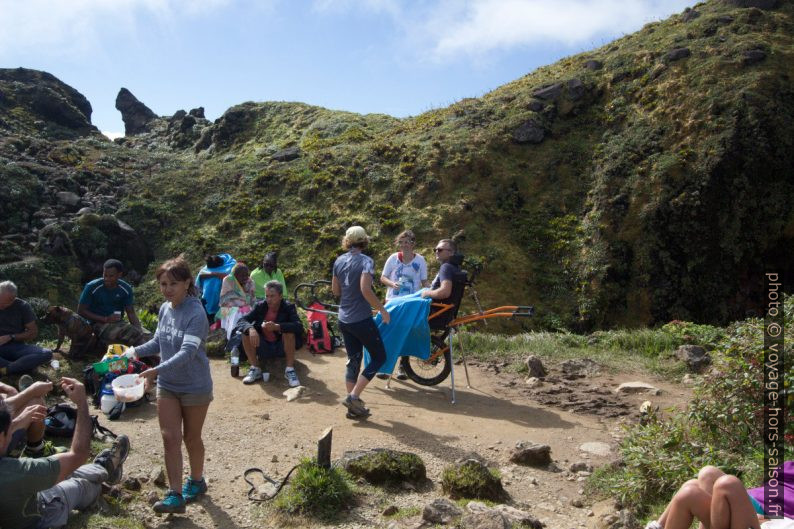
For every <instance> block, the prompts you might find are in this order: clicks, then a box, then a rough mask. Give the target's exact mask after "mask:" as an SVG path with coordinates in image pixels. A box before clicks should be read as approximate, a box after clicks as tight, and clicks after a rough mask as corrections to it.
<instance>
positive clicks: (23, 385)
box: [17, 373, 33, 391]
mask: <svg viewBox="0 0 794 529" xmlns="http://www.w3.org/2000/svg"><path fill="white" fill-rule="evenodd" d="M17 385H18V386H19V391H25V390H26V389H28V388H29V387H30V386H32V385H33V377H32V376H30V375H28V374H27V373H26V374H24V375H22V376H21V377H19V382H18V383H17Z"/></svg>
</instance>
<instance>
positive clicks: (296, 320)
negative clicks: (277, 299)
mask: <svg viewBox="0 0 794 529" xmlns="http://www.w3.org/2000/svg"><path fill="white" fill-rule="evenodd" d="M287 313H288V315H289V319H288V320H287V321H282V322H279V323H278V327H279V328H278V331H279V332H280V333H282V334H283V333H285V332H290V333H292V334H295V335H303V323H302V322H301V319H300V316H298V310H297V309H296V308H295V305H293V304H292V303H290V304H289V305H287Z"/></svg>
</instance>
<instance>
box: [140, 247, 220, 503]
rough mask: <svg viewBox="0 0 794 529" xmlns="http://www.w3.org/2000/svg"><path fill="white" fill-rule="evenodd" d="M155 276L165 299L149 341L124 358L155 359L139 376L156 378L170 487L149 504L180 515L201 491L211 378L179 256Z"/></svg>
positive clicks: (202, 324) (199, 318)
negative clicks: (185, 464)
mask: <svg viewBox="0 0 794 529" xmlns="http://www.w3.org/2000/svg"><path fill="white" fill-rule="evenodd" d="M156 276H157V281H158V282H159V284H160V292H162V294H163V297H165V299H166V301H165V303H163V305H162V306H161V307H160V313H159V316H158V324H157V332H156V333H155V334H154V338H153V339H152V340H151V341H149V342H147V343H145V344H143V345H140V346H138V347H135V348H130V349H128V351H127V355H129V356H135V357H138V358H142V357H146V356H152V355H156V354H158V353H159V354H160V356H161V360H162V361H161V362H160V364H159V365H158V366H157V367H153V368H151V369H147V370H146V371H144V372H143V373H141V376H142V377H143V378H145V379H146V383H147V385H149V384H151V383H152V382H153V381H154V380H155V379H156V380H157V415H158V417H159V419H160V431H161V432H162V435H163V447H164V449H165V468H166V472H167V474H168V483H169V485H170V490H169V491H168V492H167V493H166V496H165V498H164V499H163V500H161V501H158V502H157V503H155V504H154V510H155V512H160V513H183V512H185V503H186V502H189V501H193V500H195V499H196V498H197V497H198V496H199V495H201V494H204V493H205V492H207V483H206V481H204V442H203V441H202V439H201V430H202V427H203V426H204V419H205V418H206V416H207V410H208V409H209V405H210V402H211V401H212V378H211V377H210V366H209V360H208V359H207V353H206V351H205V350H204V345H205V343H206V340H207V333H208V332H209V324H208V323H207V316H206V314H205V312H204V307H203V305H202V304H201V301H200V300H199V299H198V297H197V291H196V287H195V285H194V284H193V276H192V274H191V273H190V267H189V266H188V264H187V262H186V261H185V259H184V258H183V257H182V256H180V257H177V258H175V259H171V260H169V261H166V262H165V263H163V264H162V265H160V267H159V268H158V269H157V272H156ZM183 440H184V442H185V448H187V454H188V459H189V460H190V476H189V477H188V478H187V480H186V481H185V483H184V485H182V441H183ZM180 485H182V487H181V493H180Z"/></svg>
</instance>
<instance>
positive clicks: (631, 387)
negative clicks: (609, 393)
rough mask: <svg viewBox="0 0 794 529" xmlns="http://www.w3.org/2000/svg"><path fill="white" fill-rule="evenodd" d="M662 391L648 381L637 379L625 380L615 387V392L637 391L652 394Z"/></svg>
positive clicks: (635, 392)
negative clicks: (633, 380) (632, 380)
mask: <svg viewBox="0 0 794 529" xmlns="http://www.w3.org/2000/svg"><path fill="white" fill-rule="evenodd" d="M661 392H662V391H661V390H660V389H659V388H657V387H656V386H652V385H651V384H648V383H647V382H641V381H635V382H624V383H623V384H621V385H619V386H618V387H617V388H616V389H615V393H624V394H627V395H633V394H637V393H650V394H651V395H659V394H660V393H661Z"/></svg>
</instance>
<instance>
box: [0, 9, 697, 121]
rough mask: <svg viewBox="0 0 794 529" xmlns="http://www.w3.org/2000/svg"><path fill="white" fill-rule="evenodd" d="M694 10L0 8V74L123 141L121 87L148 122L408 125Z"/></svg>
mask: <svg viewBox="0 0 794 529" xmlns="http://www.w3.org/2000/svg"><path fill="white" fill-rule="evenodd" d="M695 3H696V2H695V1H694V0H421V1H420V0H416V1H408V0H406V1H398V0H305V1H301V0H0V67H2V68H15V67H18V66H23V67H26V68H34V69H38V70H45V71H48V72H50V73H52V74H53V75H55V76H56V77H58V78H59V79H61V80H62V81H64V82H66V83H68V84H70V85H71V86H73V87H74V88H76V89H77V90H78V91H80V92H81V93H82V94H83V95H85V96H86V97H87V98H88V100H89V101H90V102H91V105H92V106H93V109H94V113H93V116H92V121H93V123H94V124H95V125H96V126H97V127H99V129H100V130H102V131H104V132H109V133H119V132H121V131H123V130H124V125H123V123H122V121H121V116H120V114H119V112H118V111H117V110H116V109H115V107H114V103H115V98H116V94H117V93H118V90H119V88H121V87H122V86H123V87H126V88H128V89H129V90H130V91H132V93H133V94H135V95H136V96H137V97H138V99H140V100H141V101H143V102H144V103H145V104H146V105H148V106H149V107H150V108H151V109H152V110H153V111H154V112H155V113H156V114H158V115H171V114H173V113H174V112H175V111H177V110H179V109H185V110H189V109H190V108H193V107H198V106H203V107H205V109H206V115H207V117H208V118H209V119H216V118H217V117H219V116H220V115H221V114H222V113H223V112H224V111H225V110H226V109H227V108H229V107H230V106H232V105H235V104H238V103H242V102H244V101H272V100H278V101H303V102H306V103H310V104H314V105H320V106H324V107H328V108H332V109H338V110H349V111H353V112H361V113H369V112H380V113H386V114H391V115H394V116H399V117H403V116H410V115H416V114H419V113H421V112H423V111H425V110H428V109H430V108H435V107H440V106H446V105H449V104H451V103H453V102H455V101H457V100H459V99H461V98H463V97H477V96H480V95H482V94H483V93H485V92H488V91H490V90H492V89H494V88H496V87H497V86H499V85H502V84H504V83H506V82H509V81H511V80H513V79H516V78H518V77H521V76H522V75H524V74H526V73H529V72H530V71H532V70H534V69H535V68H537V67H538V66H542V65H544V64H548V63H551V62H554V61H556V60H557V59H559V58H561V57H565V56H567V55H571V54H574V53H579V52H582V51H586V50H588V49H592V48H594V47H597V46H600V45H603V44H605V43H606V42H608V41H610V40H612V39H613V38H616V37H620V36H621V35H624V34H626V33H631V32H633V31H636V30H637V29H639V28H641V27H642V26H643V25H644V24H646V23H648V22H651V21H654V20H660V19H663V18H666V17H668V16H669V15H671V14H673V13H679V12H681V11H682V10H683V9H684V8H685V7H687V6H692V5H694V4H695Z"/></svg>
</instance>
